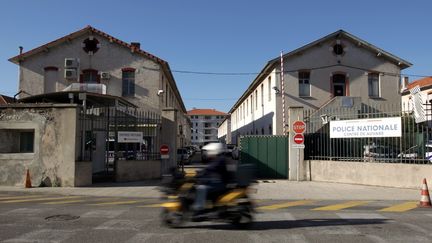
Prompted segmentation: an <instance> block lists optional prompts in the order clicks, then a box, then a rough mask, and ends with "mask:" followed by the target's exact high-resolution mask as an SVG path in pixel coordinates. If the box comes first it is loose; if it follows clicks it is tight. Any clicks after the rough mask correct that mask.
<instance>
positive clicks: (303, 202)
mask: <svg viewBox="0 0 432 243" xmlns="http://www.w3.org/2000/svg"><path fill="white" fill-rule="evenodd" d="M313 202H314V201H312V200H301V201H293V202H286V203H279V204H272V205H267V206H261V207H258V208H257V209H263V210H276V209H281V208H289V207H294V206H301V205H306V204H311V203H313Z"/></svg>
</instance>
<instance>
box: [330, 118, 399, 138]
mask: <svg viewBox="0 0 432 243" xmlns="http://www.w3.org/2000/svg"><path fill="white" fill-rule="evenodd" d="M401 124H402V119H401V118H400V117H391V118H376V119H359V120H344V121H330V138H368V137H401V136H402V125H401Z"/></svg>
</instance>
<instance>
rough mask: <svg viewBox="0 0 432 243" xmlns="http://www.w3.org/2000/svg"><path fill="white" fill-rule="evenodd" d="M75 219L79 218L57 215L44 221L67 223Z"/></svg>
mask: <svg viewBox="0 0 432 243" xmlns="http://www.w3.org/2000/svg"><path fill="white" fill-rule="evenodd" d="M75 219H79V216H73V215H69V214H59V215H53V216H49V217H46V218H45V220H48V221H68V220H75Z"/></svg>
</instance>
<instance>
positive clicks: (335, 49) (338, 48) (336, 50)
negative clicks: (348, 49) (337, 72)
mask: <svg viewBox="0 0 432 243" xmlns="http://www.w3.org/2000/svg"><path fill="white" fill-rule="evenodd" d="M333 52H334V54H336V55H342V54H343V52H344V50H343V46H342V45H341V44H335V45H334V46H333Z"/></svg>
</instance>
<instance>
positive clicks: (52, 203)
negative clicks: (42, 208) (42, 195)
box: [42, 200, 85, 205]
mask: <svg viewBox="0 0 432 243" xmlns="http://www.w3.org/2000/svg"><path fill="white" fill-rule="evenodd" d="M84 201H85V200H66V201H60V202H46V203H42V204H48V205H55V204H68V203H77V202H84Z"/></svg>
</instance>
